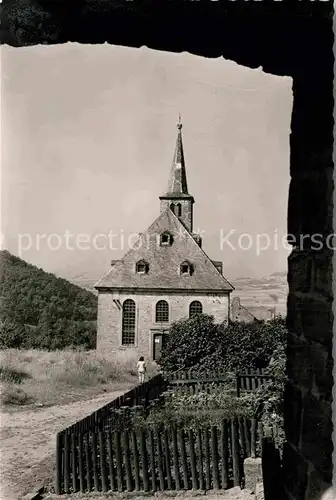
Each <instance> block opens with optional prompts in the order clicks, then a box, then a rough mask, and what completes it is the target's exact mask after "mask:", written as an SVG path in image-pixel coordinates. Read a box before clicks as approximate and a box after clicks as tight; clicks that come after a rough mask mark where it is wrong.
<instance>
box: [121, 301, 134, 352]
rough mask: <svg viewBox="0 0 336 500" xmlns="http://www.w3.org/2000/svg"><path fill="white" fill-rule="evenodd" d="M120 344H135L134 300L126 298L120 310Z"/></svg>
mask: <svg viewBox="0 0 336 500" xmlns="http://www.w3.org/2000/svg"><path fill="white" fill-rule="evenodd" d="M121 343H122V345H134V344H135V302H134V300H132V299H127V300H125V302H124V303H123V311H122V340H121Z"/></svg>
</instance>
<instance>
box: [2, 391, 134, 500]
mask: <svg viewBox="0 0 336 500" xmlns="http://www.w3.org/2000/svg"><path fill="white" fill-rule="evenodd" d="M126 390H127V389H126ZM124 392H125V390H120V391H116V392H110V393H106V394H102V395H100V396H97V397H95V398H93V399H90V400H88V401H78V402H76V403H70V404H65V405H60V406H51V407H48V408H39V409H34V410H28V411H20V412H17V413H0V423H1V429H0V440H1V445H0V453H1V457H0V458H1V460H0V481H1V486H0V488H1V489H0V498H1V500H18V499H19V498H20V497H21V496H22V495H23V494H25V493H27V491H30V489H33V488H34V486H36V484H37V483H38V482H39V481H43V480H45V479H48V478H51V479H52V474H53V468H54V454H55V447H56V434H57V432H59V431H60V430H62V429H64V428H65V427H68V426H69V425H72V424H73V423H75V422H76V421H77V420H80V419H81V418H84V417H85V416H87V415H89V414H90V413H92V412H93V411H95V410H96V409H98V408H100V407H101V406H103V405H104V404H106V403H108V402H109V401H111V400H112V399H115V398H117V397H118V396H120V395H121V394H123V393H124Z"/></svg>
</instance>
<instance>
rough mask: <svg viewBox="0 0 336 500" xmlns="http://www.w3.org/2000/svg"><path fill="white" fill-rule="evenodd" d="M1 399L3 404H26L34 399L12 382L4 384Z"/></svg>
mask: <svg viewBox="0 0 336 500" xmlns="http://www.w3.org/2000/svg"><path fill="white" fill-rule="evenodd" d="M0 399H1V404H2V405H26V404H28V403H31V402H32V401H33V398H32V397H30V396H29V395H28V394H26V393H25V391H24V390H22V389H21V388H20V387H16V385H14V384H11V383H6V384H3V385H2V387H1V395H0Z"/></svg>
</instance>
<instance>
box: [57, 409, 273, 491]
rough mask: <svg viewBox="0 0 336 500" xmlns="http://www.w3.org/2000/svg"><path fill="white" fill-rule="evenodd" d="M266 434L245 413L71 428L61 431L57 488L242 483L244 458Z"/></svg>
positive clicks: (127, 488)
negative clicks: (203, 420)
mask: <svg viewBox="0 0 336 500" xmlns="http://www.w3.org/2000/svg"><path fill="white" fill-rule="evenodd" d="M262 436H263V429H262V425H261V424H257V422H256V420H249V419H247V418H244V417H241V418H232V419H229V420H228V419H222V420H221V421H220V423H219V424H218V425H213V426H211V427H198V428H195V429H194V428H183V427H178V426H177V425H172V426H169V425H164V424H163V425H162V426H161V427H157V428H154V429H153V428H147V427H138V428H137V427H130V428H129V429H124V430H123V431H119V430H117V431H114V432H112V431H111V430H110V429H105V430H103V429H99V428H98V427H95V428H91V429H90V430H87V431H82V432H79V433H77V434H76V433H75V432H74V429H72V430H66V431H65V432H63V433H59V434H58V436H57V450H58V453H57V467H56V494H58V495H60V494H63V493H72V492H82V493H84V492H90V491H103V492H106V491H110V490H111V491H119V492H122V491H157V490H161V491H163V490H181V489H182V490H189V489H193V490H198V489H199V490H209V489H227V488H230V487H232V486H238V485H240V484H241V481H242V478H243V460H244V458H246V457H248V456H252V457H253V456H254V457H255V456H256V455H257V454H260V451H259V452H258V449H259V450H260V443H261V440H262Z"/></svg>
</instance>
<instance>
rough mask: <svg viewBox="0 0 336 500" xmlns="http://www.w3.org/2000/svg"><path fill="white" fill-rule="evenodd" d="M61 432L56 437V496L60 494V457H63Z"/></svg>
mask: <svg viewBox="0 0 336 500" xmlns="http://www.w3.org/2000/svg"><path fill="white" fill-rule="evenodd" d="M63 442H64V440H63V432H58V433H57V436H56V481H55V482H56V484H55V491H56V495H61V493H62V455H63Z"/></svg>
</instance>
